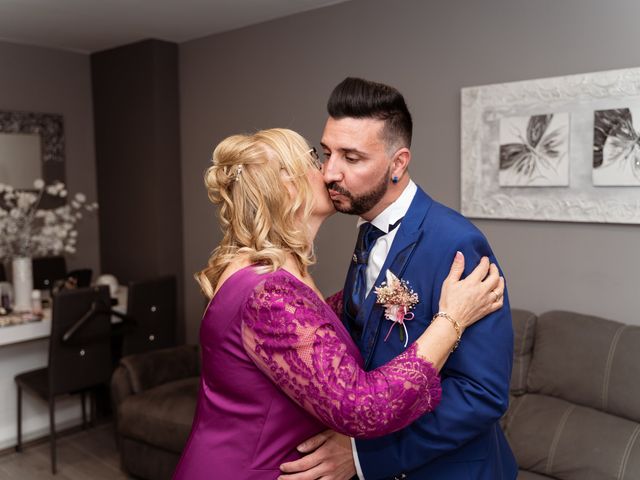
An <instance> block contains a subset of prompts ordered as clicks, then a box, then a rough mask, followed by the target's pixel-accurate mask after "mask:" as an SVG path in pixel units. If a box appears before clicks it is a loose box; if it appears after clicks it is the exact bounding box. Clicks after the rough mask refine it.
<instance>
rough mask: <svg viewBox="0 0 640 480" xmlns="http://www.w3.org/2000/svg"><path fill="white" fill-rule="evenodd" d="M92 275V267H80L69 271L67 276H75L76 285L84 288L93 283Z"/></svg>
mask: <svg viewBox="0 0 640 480" xmlns="http://www.w3.org/2000/svg"><path fill="white" fill-rule="evenodd" d="M92 276H93V270H91V269H90V268H78V269H77V270H71V271H70V272H68V273H67V275H66V278H67V279H69V278H75V281H76V287H78V288H83V287H88V286H90V285H91V277H92Z"/></svg>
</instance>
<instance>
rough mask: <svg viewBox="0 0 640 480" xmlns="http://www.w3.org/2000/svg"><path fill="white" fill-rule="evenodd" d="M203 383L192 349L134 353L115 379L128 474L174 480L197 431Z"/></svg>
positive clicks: (116, 407) (114, 394) (115, 403)
mask: <svg viewBox="0 0 640 480" xmlns="http://www.w3.org/2000/svg"><path fill="white" fill-rule="evenodd" d="M199 384H200V354H199V351H198V348H197V347H195V346H190V345H182V346H179V347H172V348H166V349H163V350H155V351H152V352H147V353H141V354H136V355H129V356H127V357H124V358H122V359H121V360H120V365H119V366H118V368H117V369H116V370H115V372H114V374H113V377H112V379H111V399H112V402H113V408H114V412H115V416H116V432H117V438H118V448H119V450H120V461H121V466H122V468H123V470H124V471H125V472H127V473H129V474H131V475H134V476H135V477H139V478H142V479H146V480H166V479H170V478H171V475H172V474H173V471H174V470H175V467H176V465H177V463H178V460H179V458H180V453H181V452H182V449H183V448H184V445H185V443H186V441H187V437H188V435H189V432H190V431H191V423H192V421H193V415H194V413H195V407H196V400H197V397H198V388H199Z"/></svg>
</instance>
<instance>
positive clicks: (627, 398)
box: [503, 310, 640, 480]
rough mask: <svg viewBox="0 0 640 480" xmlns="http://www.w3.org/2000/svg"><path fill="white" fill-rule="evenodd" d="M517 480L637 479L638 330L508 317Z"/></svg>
mask: <svg viewBox="0 0 640 480" xmlns="http://www.w3.org/2000/svg"><path fill="white" fill-rule="evenodd" d="M512 313H513V324H514V334H515V339H514V340H515V355H514V368H513V376H512V379H511V393H512V398H511V403H510V406H509V410H508V412H507V414H506V415H505V417H504V418H503V429H504V431H505V433H506V436H507V439H508V440H509V443H510V444H511V447H512V449H513V452H514V454H515V456H516V459H517V461H518V465H519V466H520V469H521V470H520V474H519V476H518V480H542V479H559V480H590V479H593V480H596V479H597V480H608V479H611V480H632V479H633V480H638V479H640V423H639V422H640V327H637V326H630V325H624V324H622V323H618V322H614V321H611V320H605V319H602V318H597V317H592V316H587V315H581V314H578V313H572V312H560V311H554V312H548V313H545V314H542V315H540V316H539V317H536V316H535V315H533V314H532V313H531V312H527V311H524V310H513V312H512Z"/></svg>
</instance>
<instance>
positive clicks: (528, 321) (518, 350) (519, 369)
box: [511, 308, 536, 395]
mask: <svg viewBox="0 0 640 480" xmlns="http://www.w3.org/2000/svg"><path fill="white" fill-rule="evenodd" d="M511 318H512V321H513V369H512V370H511V393H512V394H514V395H522V394H523V393H524V392H525V391H526V389H527V372H528V371H529V364H530V363H531V352H532V350H533V340H534V338H535V332H536V316H535V315H534V314H533V313H531V312H529V311H527V310H518V309H517V308H512V309H511Z"/></svg>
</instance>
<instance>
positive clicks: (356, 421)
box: [242, 271, 441, 438]
mask: <svg viewBox="0 0 640 480" xmlns="http://www.w3.org/2000/svg"><path fill="white" fill-rule="evenodd" d="M339 298H340V300H341V295H340V297H339ZM334 306H335V305H334ZM242 317H243V323H242V339H243V344H244V347H245V350H246V352H247V354H248V355H249V356H250V357H251V358H252V360H253V361H254V362H255V364H256V365H257V366H258V367H259V368H260V369H261V370H262V371H263V372H264V373H265V374H266V375H267V376H269V377H270V378H271V379H272V381H273V382H274V383H275V384H276V385H278V387H280V388H281V389H282V390H283V391H284V392H285V393H286V394H287V395H288V396H289V397H290V398H292V399H293V400H294V401H295V402H296V403H298V404H299V405H300V406H302V408H304V409H305V410H306V411H308V412H309V413H310V414H312V415H314V416H315V417H316V418H318V419H319V420H320V421H322V422H323V423H324V424H326V425H327V426H329V427H330V428H332V429H334V430H336V431H338V432H341V433H344V434H346V435H348V436H353V437H361V438H370V437H374V436H381V435H386V434H388V433H391V432H394V431H396V430H400V429H402V428H404V427H406V426H407V425H409V424H410V423H411V422H413V421H414V420H415V419H417V418H418V417H420V416H421V415H422V414H424V413H425V412H427V411H431V410H433V409H434V408H435V407H436V406H437V404H438V402H439V400H440V396H441V390H440V378H439V376H438V374H437V372H436V370H435V369H434V368H433V366H432V365H431V364H430V363H429V362H427V361H425V360H424V359H422V358H421V357H419V356H418V355H417V346H416V345H415V344H413V345H411V346H410V347H409V348H408V349H407V350H405V352H404V353H402V354H401V355H399V356H398V357H396V358H395V359H393V360H392V361H391V362H389V363H387V364H386V365H383V366H381V367H379V368H377V369H376V370H373V371H370V372H365V371H364V370H363V369H362V366H361V359H360V357H359V355H358V352H357V349H356V348H355V346H354V345H353V343H352V342H351V338H350V337H349V335H348V333H347V332H346V330H345V329H344V327H343V326H342V324H340V320H339V319H338V318H337V317H336V315H335V314H334V313H333V312H332V311H331V309H330V308H329V306H328V305H327V304H325V303H324V302H323V301H322V300H320V299H319V298H318V296H317V295H316V294H315V293H314V292H313V291H312V290H311V289H310V288H308V287H307V286H306V285H304V284H303V283H302V282H300V281H299V280H298V279H296V278H295V277H293V276H292V275H290V274H288V273H287V272H283V271H277V272H274V273H270V274H266V275H265V276H264V279H263V280H261V282H260V283H259V284H258V285H257V286H256V288H255V289H254V291H253V292H252V294H251V295H250V298H249V299H248V301H247V303H246V305H245V308H244V311H243V315H242ZM347 343H350V345H347Z"/></svg>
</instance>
